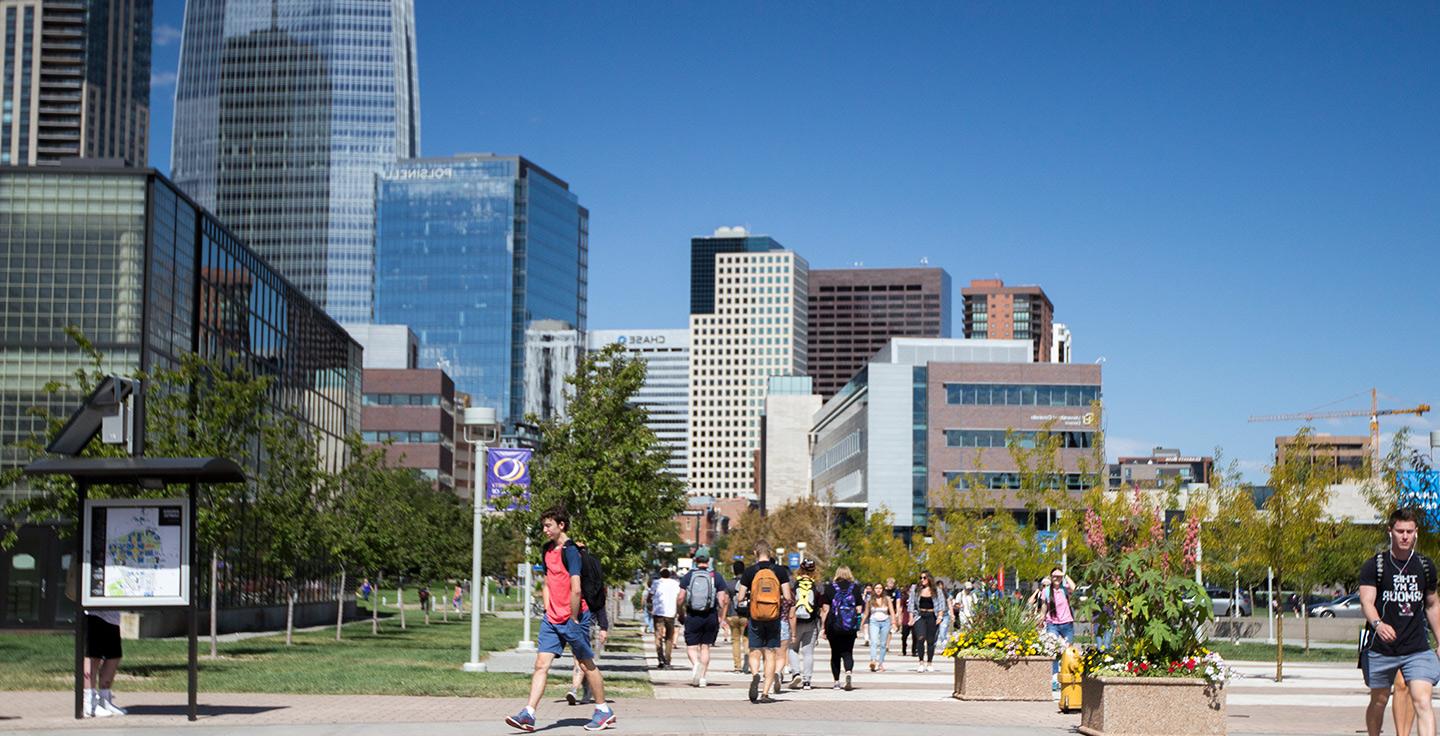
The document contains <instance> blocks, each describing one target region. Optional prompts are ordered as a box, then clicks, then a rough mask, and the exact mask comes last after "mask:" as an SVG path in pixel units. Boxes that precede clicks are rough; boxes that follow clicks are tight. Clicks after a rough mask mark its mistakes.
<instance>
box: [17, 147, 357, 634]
mask: <svg viewBox="0 0 1440 736" xmlns="http://www.w3.org/2000/svg"><path fill="white" fill-rule="evenodd" d="M71 325H73V326H75V327H78V328H79V329H80V331H81V332H83V333H84V335H85V336H86V337H87V338H88V339H89V340H90V341H91V342H93V344H94V345H95V347H96V349H97V350H99V351H100V352H101V353H102V354H103V355H104V356H105V364H104V367H105V369H106V370H108V371H111V372H115V373H120V374H132V375H133V374H134V373H135V372H136V371H140V370H146V371H149V370H154V369H156V368H160V367H173V366H176V365H178V363H179V361H180V359H181V357H182V356H183V355H185V354H187V353H197V354H199V355H200V356H202V357H206V358H212V359H215V360H218V361H221V362H222V363H223V364H230V365H239V366H243V367H245V368H247V369H248V370H250V371H251V372H253V373H256V374H259V375H264V376H271V377H273V378H274V380H275V382H276V390H275V391H274V392H273V396H274V400H275V401H276V402H277V404H278V405H279V407H280V408H283V409H286V410H288V411H289V412H290V413H292V414H293V415H295V416H297V417H300V418H301V419H302V420H303V421H305V422H306V424H307V425H308V428H309V430H310V432H311V433H312V436H313V437H315V439H316V440H317V444H318V445H319V449H320V452H321V454H322V456H323V461H324V462H325V463H327V464H328V465H329V466H330V468H331V469H332V470H336V469H338V468H339V467H340V465H341V464H343V462H344V460H345V458H344V455H343V447H344V444H343V441H344V438H345V437H346V436H347V435H349V434H351V433H353V432H358V431H359V429H360V401H361V399H360V391H361V347H360V345H359V344H358V343H356V342H355V341H354V340H353V339H351V338H350V336H349V335H348V334H347V333H346V332H345V330H344V329H343V328H341V327H340V325H339V324H338V323H336V322H335V321H334V320H333V319H331V318H330V317H329V316H328V315H326V314H325V312H324V311H323V310H321V309H320V308H319V307H318V306H317V305H315V304H314V303H313V302H311V301H310V300H308V299H306V298H305V296H304V295H303V294H302V293H301V292H300V291H299V290H298V289H296V288H295V287H294V286H293V285H292V284H290V283H289V282H288V281H287V280H286V279H285V278H283V277H282V276H281V275H280V274H278V273H276V272H275V271H274V270H273V269H271V268H270V267H269V266H268V265H267V264H266V263H265V261H264V260H263V259H261V258H260V257H259V256H257V255H256V254H255V253H254V252H253V251H251V250H249V249H248V248H247V247H246V246H245V245H244V244H243V243H242V242H241V240H240V239H239V238H237V237H236V236H235V235H234V234H233V233H231V232H230V231H229V230H227V229H226V228H225V226H224V225H223V224H222V223H221V222H220V221H219V220H217V219H216V218H215V217H214V216H213V215H211V214H210V213H209V212H206V211H205V210H203V209H201V208H200V207H199V205H198V204H196V203H195V202H194V201H193V200H191V199H189V198H188V197H186V196H185V195H184V194H183V193H182V192H180V190H178V189H177V188H176V187H175V186H174V185H173V184H171V183H170V182H169V181H168V180H166V179H165V178H164V177H163V176H160V175H159V174H157V173H155V172H154V171H151V170H148V169H127V168H109V169H105V168H81V167H78V166H66V165H62V166H58V167H3V168H0V466H4V467H7V468H13V467H15V466H17V465H23V464H24V463H26V462H28V461H29V460H30V458H29V457H27V456H26V455H25V454H24V453H23V452H22V451H21V450H20V449H18V448H17V446H16V445H17V443H18V442H19V441H21V440H23V439H28V438H32V437H36V436H41V435H43V433H44V432H45V431H46V430H47V426H46V421H45V420H44V419H42V418H39V417H35V416H32V415H31V414H30V413H29V412H28V411H27V410H28V409H29V408H31V407H36V408H39V409H42V410H44V411H45V412H47V413H48V414H49V415H50V416H56V417H63V416H68V415H69V414H70V412H71V411H73V410H74V409H75V407H76V405H77V404H78V403H79V401H80V400H81V399H82V398H83V397H82V396H80V395H78V394H75V393H61V394H51V393H49V392H47V391H46V390H45V385H46V384H47V383H48V382H50V381H59V382H67V381H69V380H71V379H72V376H73V374H74V372H75V371H76V370H77V369H80V368H84V367H87V366H88V360H87V357H86V356H85V355H84V354H83V353H82V352H81V351H80V350H79V349H78V348H77V347H76V346H75V345H74V344H73V343H72V341H71V340H70V339H69V338H68V337H67V336H66V334H65V332H64V330H65V328H66V327H67V326H71ZM4 492H5V493H6V494H8V495H10V496H12V497H13V496H16V495H21V494H27V493H29V492H30V490H29V489H28V487H26V486H23V485H20V486H15V487H11V488H7V489H4ZM250 524H251V522H248V521H245V522H242V523H241V524H240V528H239V529H238V530H237V532H236V533H237V534H238V535H239V538H240V540H241V542H242V543H241V544H240V545H239V547H238V548H237V551H236V552H234V553H233V554H231V555H227V557H226V562H227V573H226V574H227V575H228V576H229V577H228V578H227V581H226V583H225V584H224V585H222V588H221V591H220V601H221V605H222V606H232V605H239V604H240V599H239V598H238V597H237V596H238V595H239V591H240V589H241V586H240V585H239V584H238V582H239V581H238V580H237V578H240V577H244V576H250V577H251V579H252V580H258V579H260V578H263V577H264V576H266V575H267V574H268V573H267V572H266V571H265V567H264V565H263V564H262V563H261V554H262V552H263V550H262V549H260V548H259V546H258V545H248V546H247V545H245V544H243V540H245V539H248V538H250V537H251V536H252V535H255V534H258V533H260V530H258V529H256V528H254V527H253V526H251V525H250ZM34 543H36V544H43V543H45V542H44V541H43V540H38V541H34ZM45 554H46V553H44V552H43V550H42V551H41V554H37V555H35V556H36V558H37V559H45V560H51V561H54V560H59V559H60V555H59V554H55V555H53V556H44V555H45ZM37 574H38V575H44V576H47V577H46V578H45V579H46V580H47V581H48V583H49V585H48V587H47V590H49V591H63V590H64V586H63V581H64V570H60V569H55V568H54V567H51V568H47V569H45V570H42V571H41V572H39V573H37ZM57 576H58V577H57ZM232 583H235V584H232ZM274 592H275V591H271V590H269V589H266V591H265V593H266V594H270V593H274ZM0 595H4V591H3V590H0ZM312 595H313V596H315V597H316V598H315V599H317V600H318V599H320V598H327V597H328V596H329V595H330V592H329V591H327V590H323V589H318V588H317V589H314V590H308V589H307V590H306V591H305V592H304V593H303V594H302V602H307V601H308V600H310V598H309V596H312ZM57 598H62V597H61V596H57V595H54V594H53V593H52V594H50V596H49V598H47V599H43V600H42V599H35V600H33V601H31V602H29V603H27V604H26V611H25V613H24V614H14V615H12V614H9V613H7V614H5V616H6V618H5V619H4V621H3V623H5V624H6V625H40V626H44V625H53V624H55V623H57V621H56V619H55V615H56V612H57V611H59V610H60V609H59V608H57V606H59V605H60V604H59V603H58V601H57V600H56V599H57ZM279 601H280V599H279V598H275V599H274V602H275V603H279ZM13 602H14V601H0V610H3V611H10V610H11V608H10V607H9V604H10V603H13ZM37 611H38V613H36V612H37ZM37 616H38V618H37Z"/></svg>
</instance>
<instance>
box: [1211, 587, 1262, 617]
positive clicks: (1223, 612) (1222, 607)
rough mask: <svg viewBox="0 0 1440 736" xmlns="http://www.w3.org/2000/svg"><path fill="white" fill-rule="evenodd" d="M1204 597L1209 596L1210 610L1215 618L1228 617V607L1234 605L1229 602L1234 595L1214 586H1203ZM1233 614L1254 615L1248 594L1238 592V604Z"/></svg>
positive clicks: (1253, 608) (1227, 590)
mask: <svg viewBox="0 0 1440 736" xmlns="http://www.w3.org/2000/svg"><path fill="white" fill-rule="evenodd" d="M1205 595H1208V596H1210V605H1211V608H1212V609H1213V610H1214V611H1215V617H1216V618H1219V617H1221V616H1229V615H1230V606H1232V605H1234V602H1233V601H1232V600H1231V599H1232V597H1233V595H1234V593H1233V591H1231V590H1230V589H1229V588H1221V587H1218V586H1214V585H1207V586H1205ZM1235 613H1236V614H1237V615H1240V616H1249V615H1251V614H1253V613H1255V606H1254V604H1253V603H1251V601H1250V594H1249V593H1246V592H1245V591H1243V590H1242V591H1240V604H1239V606H1238V607H1237V608H1236V610H1235Z"/></svg>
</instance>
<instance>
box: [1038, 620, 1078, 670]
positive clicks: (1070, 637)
mask: <svg viewBox="0 0 1440 736" xmlns="http://www.w3.org/2000/svg"><path fill="white" fill-rule="evenodd" d="M1045 631H1047V632H1049V633H1051V634H1059V635H1060V636H1061V638H1063V639H1065V642H1066V643H1067V644H1074V643H1075V622H1074V621H1070V622H1068V623H1063V624H1045ZM1050 674H1052V675H1059V674H1060V658H1059V657H1056V658H1055V661H1054V662H1051V663H1050Z"/></svg>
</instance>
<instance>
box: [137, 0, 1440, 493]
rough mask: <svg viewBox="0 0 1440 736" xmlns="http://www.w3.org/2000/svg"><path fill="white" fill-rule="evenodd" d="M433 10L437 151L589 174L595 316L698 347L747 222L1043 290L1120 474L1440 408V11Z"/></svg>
mask: <svg viewBox="0 0 1440 736" xmlns="http://www.w3.org/2000/svg"><path fill="white" fill-rule="evenodd" d="M416 6H417V7H416V16H417V19H418V27H419V33H418V37H419V38H418V41H419V64H420V99H421V103H422V113H421V120H422V139H421V145H422V150H423V152H424V153H425V154H426V155H432V156H441V155H448V154H453V153H457V152H471V151H494V152H500V153H518V154H522V155H525V156H527V157H529V158H531V159H532V160H534V161H536V162H537V163H539V164H541V165H542V166H545V167H546V168H548V169H550V170H551V171H553V172H555V173H556V174H558V175H559V176H561V177H562V178H564V179H566V180H568V181H569V182H570V185H571V188H572V189H573V190H574V191H576V192H577V193H578V194H579V196H580V199H581V201H582V202H583V203H584V204H585V205H586V206H587V207H589V208H590V211H591V221H590V268H591V276H590V290H591V291H590V308H591V313H590V324H591V326H592V327H594V328H610V327H682V326H684V325H686V323H687V321H686V320H687V313H686V310H687V307H688V293H687V292H688V275H689V274H688V263H689V254H688V247H689V239H690V237H691V236H693V235H698V234H705V233H709V232H710V231H711V230H712V229H713V228H715V227H717V226H720V225H748V226H749V227H750V228H751V229H752V231H755V232H759V233H764V234H769V235H773V236H774V237H775V238H777V239H778V240H779V241H780V242H782V243H784V244H785V245H786V246H788V247H790V248H793V249H794V250H796V251H798V252H799V253H801V254H802V255H804V256H805V257H806V258H807V259H809V261H810V263H811V265H812V266H814V267H821V268H826V267H841V266H847V265H850V264H852V263H854V262H857V261H859V262H863V263H864V264H865V265H866V266H907V265H915V264H917V263H918V262H919V260H920V259H921V258H922V257H928V258H929V259H930V263H931V264H933V265H938V266H943V267H944V268H946V269H948V270H949V272H950V274H951V276H952V277H953V278H954V280H955V285H956V288H957V289H958V288H959V287H960V286H961V285H962V284H964V283H968V281H969V280H970V279H971V278H977V277H995V276H999V277H1001V278H1004V279H1005V280H1006V281H1007V282H1009V283H1038V284H1041V285H1042V286H1044V287H1045V290H1046V291H1047V292H1048V293H1049V294H1050V297H1051V299H1052V300H1053V301H1054V302H1055V306H1056V312H1057V316H1058V318H1059V320H1060V321H1063V322H1065V323H1066V324H1068V325H1069V326H1070V328H1071V329H1072V330H1073V331H1074V334H1075V348H1076V350H1075V356H1076V359H1077V360H1083V361H1092V360H1096V359H1097V358H1100V357H1102V356H1103V357H1104V358H1105V361H1106V362H1105V400H1106V405H1107V409H1108V412H1109V416H1108V429H1109V432H1110V450H1111V454H1112V456H1113V455H1115V454H1116V453H1119V454H1144V453H1146V452H1148V450H1149V448H1151V447H1153V446H1155V445H1165V446H1173V447H1179V448H1181V449H1182V450H1184V451H1185V452H1186V453H1189V454H1200V453H1209V452H1210V451H1212V450H1213V449H1214V448H1215V447H1217V446H1220V447H1223V448H1224V451H1225V454H1226V455H1227V456H1229V457H1230V458H1234V459H1238V460H1240V461H1242V467H1243V468H1244V469H1245V470H1246V471H1247V474H1248V475H1249V476H1250V477H1252V478H1254V479H1257V480H1258V479H1260V478H1261V477H1262V472H1263V466H1264V465H1265V464H1266V463H1267V462H1268V460H1269V458H1270V456H1271V454H1272V450H1273V440H1274V437H1275V436H1276V435H1277V434H1282V433H1287V432H1289V431H1293V430H1294V429H1295V427H1294V426H1293V425H1284V424H1253V425H1252V424H1247V423H1246V417H1247V416H1248V415H1250V414H1256V413H1272V412H1285V411H1301V410H1308V409H1311V408H1313V407H1316V406H1319V405H1321V404H1325V403H1328V402H1331V401H1335V400H1337V399H1342V398H1344V397H1348V396H1351V395H1353V394H1357V393H1359V392H1362V391H1365V390H1367V389H1368V388H1369V387H1370V386H1371V385H1375V386H1378V387H1380V389H1381V391H1382V392H1383V393H1384V394H1385V395H1386V396H1388V397H1390V398H1388V399H1386V400H1384V401H1383V403H1384V404H1389V405H1397V406H1398V405H1402V404H1403V405H1411V404H1415V403H1419V402H1421V401H1424V402H1427V403H1431V404H1437V405H1440V331H1437V324H1440V292H1437V288H1436V281H1437V278H1440V42H1437V39H1440V5H1437V4H1435V3H1388V4H1373V3H1353V4H1349V5H1330V4H1322V3H1304V4H1302V3H1291V4H1277V3H1264V4H1258V5H1255V6H1246V5H1242V4H1235V3H1184V4H1169V3H1165V4H1162V3H1132V4H1124V3H1104V4H1101V3H1095V4H1090V3H1086V4H1055V3H1040V4H1024V3H1009V2H1004V3H953V2H944V3H915V4H908V5H894V4H885V3H880V4H877V3H859V2H853V3H782V2H764V3H761V2H734V3H700V2H678V3H659V2H648V3H629V4H623V6H622V5H613V4H604V3H601V4H585V3H559V2H523V3H513V2H511V3H500V2H464V3H459V2H440V1H439V0H416ZM622 7H623V8H624V9H625V10H624V11H621V10H618V9H619V8H622ZM182 12H183V11H182V4H181V3H180V2H178V1H177V0H157V2H156V26H157V36H156V41H157V44H158V45H157V47H156V49H155V62H154V63H155V79H156V82H157V84H156V85H155V86H154V89H153V93H152V94H153V101H154V111H153V143H152V147H151V156H152V161H153V163H154V164H155V165H156V166H157V167H159V168H161V169H164V170H168V168H169V156H170V153H169V143H170V135H171V131H170V122H171V108H172V98H173V94H174V84H173V72H174V69H175V66H176V64H177V60H178V56H179V42H178V35H179V34H178V29H179V28H180V26H181V22H182ZM957 302H958V299H957ZM1367 406H1368V398H1355V399H1352V400H1349V401H1346V402H1341V403H1340V404H1339V405H1338V407H1339V408H1356V409H1363V408H1365V407H1367ZM1403 423H1405V422H1402V421H1390V422H1388V423H1386V424H1384V425H1383V428H1384V429H1385V430H1386V431H1387V432H1388V431H1391V430H1393V429H1395V428H1398V427H1399V426H1401V424H1403ZM1408 423H1409V424H1410V425H1412V426H1414V427H1415V428H1416V429H1417V430H1422V431H1425V432H1428V431H1429V430H1430V429H1432V428H1440V421H1437V420H1436V419H1435V417H1434V415H1431V416H1430V417H1427V419H1426V420H1425V421H1414V420H1412V421H1410V422H1408ZM1318 429H1319V430H1320V431H1328V432H1332V433H1337V434H1340V433H1351V434H1362V433H1364V432H1365V431H1366V423H1365V421H1364V420H1363V419H1358V420H1353V421H1346V422H1334V423H1322V424H1321V425H1320V426H1319V427H1318Z"/></svg>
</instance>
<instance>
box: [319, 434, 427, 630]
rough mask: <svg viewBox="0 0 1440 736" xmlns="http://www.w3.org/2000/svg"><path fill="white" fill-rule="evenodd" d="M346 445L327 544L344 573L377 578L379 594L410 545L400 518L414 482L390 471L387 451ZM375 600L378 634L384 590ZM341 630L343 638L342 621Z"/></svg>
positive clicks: (349, 441) (333, 487) (352, 440)
mask: <svg viewBox="0 0 1440 736" xmlns="http://www.w3.org/2000/svg"><path fill="white" fill-rule="evenodd" d="M345 444H346V451H347V453H348V456H349V458H350V462H349V464H347V465H346V466H345V468H344V469H343V470H341V471H340V472H339V473H338V474H336V475H335V476H334V477H333V478H332V479H331V483H330V485H329V486H328V489H327V491H328V499H327V502H326V503H327V507H328V509H329V510H330V513H327V514H326V515H325V519H326V521H327V523H326V524H325V540H326V546H327V548H328V549H329V552H330V555H331V556H332V558H333V559H334V560H335V561H336V562H338V563H339V564H340V565H341V566H342V569H351V570H355V571H356V572H357V573H361V574H365V575H369V576H372V577H374V578H375V588H376V590H377V591H378V590H379V588H380V581H381V579H382V574H383V572H384V571H385V570H386V569H390V570H394V569H395V566H396V562H397V558H398V557H399V556H400V550H401V548H402V547H403V545H404V540H403V539H402V537H403V536H404V535H405V534H406V530H405V529H403V528H402V527H401V526H400V525H399V524H397V523H396V521H397V518H396V517H400V516H404V515H405V514H402V513H398V510H400V509H403V508H405V507H404V506H403V505H402V503H403V500H404V494H403V486H404V484H406V483H408V482H409V480H408V478H407V477H406V474H405V473H403V472H397V471H396V470H394V469H392V468H388V467H386V465H385V451H384V450H383V449H378V448H370V447H367V446H366V445H365V443H364V442H363V441H361V439H360V437H359V436H358V435H351V436H350V437H348V438H346V440H345ZM387 566H388V567H387ZM342 595H343V593H342ZM375 598H376V600H375V601H373V602H372V603H371V606H370V633H372V634H377V633H379V631H380V619H379V616H380V613H379V610H380V607H379V605H378V602H379V593H378V592H377V593H376V595H375ZM337 618H338V617H337ZM335 626H336V628H335V636H336V638H337V639H338V638H339V637H340V624H339V622H338V620H337V623H336V625H335Z"/></svg>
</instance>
